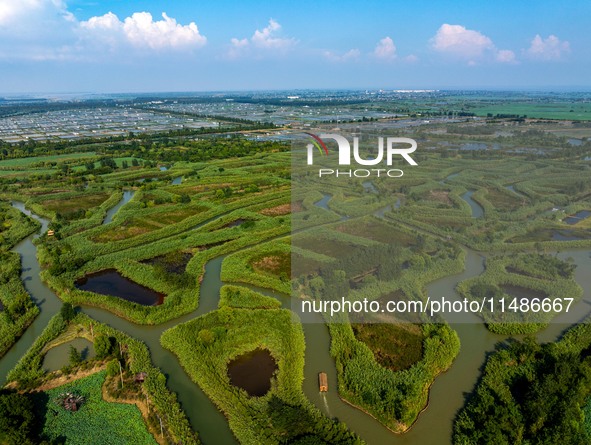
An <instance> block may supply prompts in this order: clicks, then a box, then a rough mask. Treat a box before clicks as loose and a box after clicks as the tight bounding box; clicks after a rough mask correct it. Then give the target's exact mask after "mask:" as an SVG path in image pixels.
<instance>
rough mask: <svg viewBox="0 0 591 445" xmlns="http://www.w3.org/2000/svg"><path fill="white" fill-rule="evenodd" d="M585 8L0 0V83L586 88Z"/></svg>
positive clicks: (65, 88) (130, 88)
mask: <svg viewBox="0 0 591 445" xmlns="http://www.w3.org/2000/svg"><path fill="white" fill-rule="evenodd" d="M163 14H164V15H163ZM589 17H591V2H588V1H570V2H556V1H554V2H550V1H544V0H539V1H520V2H515V1H513V2H510V1H495V2H490V1H453V2H451V1H420V0H419V1H364V2H360V1H324V2H320V1H316V2H313V1H307V0H305V1H297V2H296V1H256V2H255V1H227V0H226V1H224V0H222V1H215V2H195V1H188V0H182V1H168V2H165V1H156V0H152V1H120V0H108V1H100V2H99V1H92V0H18V1H16V0H0V92H2V93H27V92H32V93H35V92H70V91H74V92H150V91H211V90H257V89H258V90H260V89H296V88H384V89H392V88H394V89H396V88H515V89H517V88H527V89H540V88H544V89H548V88H550V89H553V88H556V89H557V88H570V89H579V88H584V89H589V87H591V85H590V83H589V79H591V76H590V74H591V45H589V44H588V42H589V37H588V22H589Z"/></svg>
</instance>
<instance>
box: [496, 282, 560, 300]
mask: <svg viewBox="0 0 591 445" xmlns="http://www.w3.org/2000/svg"><path fill="white" fill-rule="evenodd" d="M499 287H500V288H501V289H503V292H505V293H506V294H507V295H509V296H510V297H514V298H527V299H528V300H531V299H533V298H540V299H542V298H546V297H547V296H548V295H547V294H546V293H545V292H543V291H541V290H536V289H530V288H528V287H523V286H518V285H516V284H501V285H499Z"/></svg>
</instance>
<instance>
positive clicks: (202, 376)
mask: <svg viewBox="0 0 591 445" xmlns="http://www.w3.org/2000/svg"><path fill="white" fill-rule="evenodd" d="M161 342H162V345H163V346H164V347H166V348H167V349H170V350H171V351H173V352H174V353H175V354H176V355H177V356H178V357H179V360H180V362H181V365H182V366H183V368H184V369H185V371H186V372H187V373H188V374H189V376H190V377H191V379H192V380H193V381H194V382H195V383H197V384H199V386H200V387H201V388H202V389H203V390H204V391H205V393H206V394H207V395H208V396H209V397H210V398H211V399H212V400H213V402H214V403H215V404H216V405H217V406H218V408H219V409H220V410H221V411H222V412H223V413H224V414H225V415H226V416H227V418H228V421H229V423H230V428H231V429H232V431H233V432H234V434H235V435H236V437H237V438H238V440H239V441H240V442H241V443H248V444H280V443H294V444H295V443H301V444H304V443H317V444H328V443H330V444H350V443H360V441H359V439H356V438H355V436H354V435H353V434H352V433H350V432H348V431H347V429H346V427H345V426H344V425H343V424H339V423H337V422H335V421H332V420H329V419H328V418H326V417H324V416H323V415H321V414H320V412H319V411H318V410H317V409H316V408H314V407H313V406H312V405H311V404H310V402H308V401H307V400H306V398H305V397H304V395H303V393H302V390H301V385H302V380H303V368H304V361H303V357H304V336H303V333H302V330H301V327H300V325H299V324H297V323H294V322H293V319H292V316H291V314H290V312H289V311H286V310H280V309H268V310H260V309H233V308H230V307H228V306H223V307H222V308H221V309H219V310H217V311H214V312H211V313H209V314H207V315H204V316H202V317H199V318H197V319H195V320H192V321H190V322H188V323H184V324H180V325H178V326H175V327H174V328H171V329H170V330H168V331H166V332H165V333H164V334H163V336H162V338H161ZM259 348H260V349H267V350H269V351H270V352H271V354H272V356H273V357H274V358H275V360H276V362H277V365H278V371H277V373H276V375H275V376H274V377H273V379H272V382H271V390H270V391H269V392H268V393H267V394H265V395H264V396H262V397H250V396H248V394H247V393H246V392H245V391H244V390H243V389H239V388H237V387H235V386H233V385H232V384H231V383H230V380H229V378H228V375H227V365H228V363H229V362H230V361H231V360H232V359H233V358H235V357H237V356H240V355H242V354H244V353H246V352H249V351H254V350H256V349H259Z"/></svg>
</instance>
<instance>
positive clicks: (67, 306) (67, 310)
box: [60, 302, 76, 323]
mask: <svg viewBox="0 0 591 445" xmlns="http://www.w3.org/2000/svg"><path fill="white" fill-rule="evenodd" d="M60 315H61V316H62V319H63V320H64V321H65V322H66V323H69V322H70V321H71V320H72V319H73V318H74V317H75V316H76V311H75V310H74V306H72V304H71V303H67V302H66V303H64V304H63V305H62V308H61V309H60Z"/></svg>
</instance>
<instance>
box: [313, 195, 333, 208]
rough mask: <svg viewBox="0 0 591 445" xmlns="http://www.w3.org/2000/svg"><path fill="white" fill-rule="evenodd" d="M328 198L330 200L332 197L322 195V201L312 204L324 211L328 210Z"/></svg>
mask: <svg viewBox="0 0 591 445" xmlns="http://www.w3.org/2000/svg"><path fill="white" fill-rule="evenodd" d="M330 198H332V195H329V194H327V193H323V196H322V199H321V200H320V201H316V202H315V203H314V205H315V206H316V207H320V208H322V209H325V210H330V209H329V208H328V201H330Z"/></svg>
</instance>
